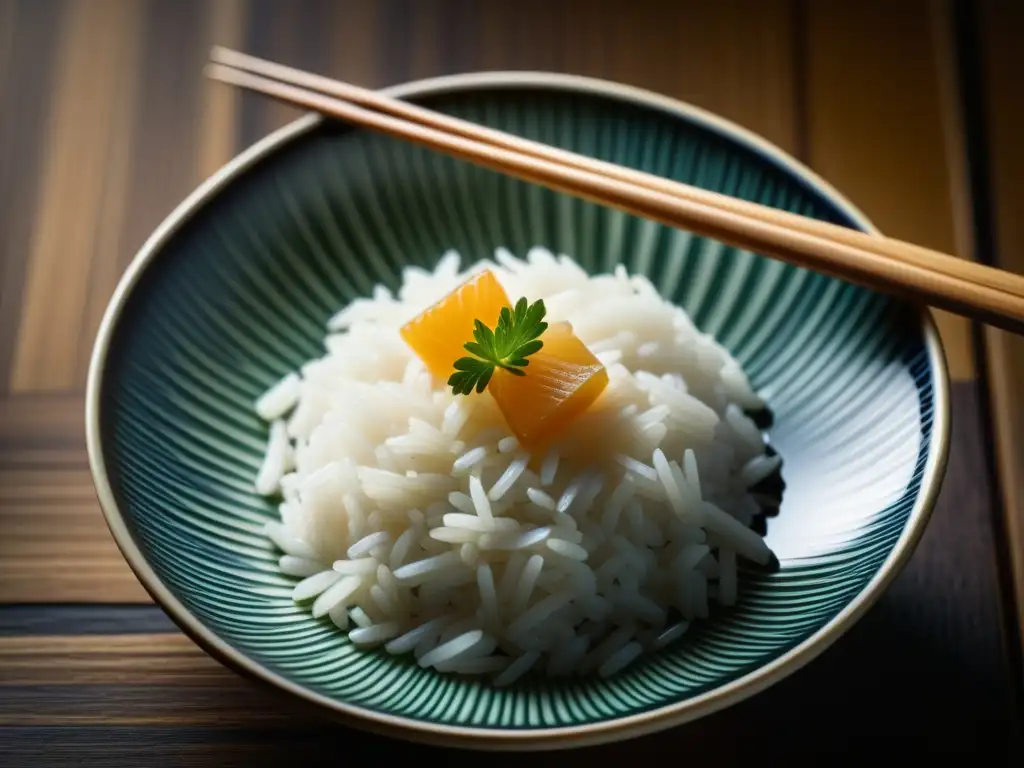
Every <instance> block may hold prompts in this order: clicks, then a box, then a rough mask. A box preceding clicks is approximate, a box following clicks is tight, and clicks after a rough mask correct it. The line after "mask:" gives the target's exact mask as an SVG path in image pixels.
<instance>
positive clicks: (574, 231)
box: [87, 73, 949, 749]
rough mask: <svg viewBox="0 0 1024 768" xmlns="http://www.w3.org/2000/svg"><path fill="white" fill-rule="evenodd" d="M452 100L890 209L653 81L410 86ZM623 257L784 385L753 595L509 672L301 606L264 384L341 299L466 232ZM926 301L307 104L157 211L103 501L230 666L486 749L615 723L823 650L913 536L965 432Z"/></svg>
mask: <svg viewBox="0 0 1024 768" xmlns="http://www.w3.org/2000/svg"><path fill="white" fill-rule="evenodd" d="M391 93H393V94H396V95H399V96H402V97H406V98H409V99H412V100H414V101H416V102H418V103H422V104H424V105H427V106H429V107H431V108H433V109H437V110H441V111H443V112H448V113H451V114H454V115H458V116H460V117H463V118H467V119H470V120H474V121H478V122H481V123H484V124H486V125H490V126H494V127H497V128H501V129H504V130H507V131H511V132H514V133H518V134H522V135H524V136H527V137H530V138H534V139H538V140H541V141H544V142H547V143H550V144H554V145H557V146H561V147H565V148H568V149H571V150H575V151H577V152H581V153H585V154H588V155H592V156H594V157H599V158H603V159H605V160H609V161H613V162H617V163H621V164H625V165H628V166H633V167H636V168H640V169H643V170H646V171H650V172H653V173H656V174H660V175H663V176H668V177H671V178H674V179H679V180H682V181H686V182H690V183H692V184H696V185H699V186H701V187H705V188H707V189H711V190H717V191H721V192H726V193H730V194H733V195H737V196H739V197H742V198H746V199H749V200H755V201H760V202H763V203H766V204H769V205H772V206H776V207H779V208H783V209H786V210H790V211H797V212H801V213H804V214H809V215H812V216H816V217H818V218H821V219H826V220H829V221H832V222H837V223H840V224H843V225H847V226H850V227H855V228H859V229H863V230H870V229H871V225H870V224H869V223H868V222H867V220H866V219H865V218H864V217H863V216H862V215H861V214H860V213H858V212H857V211H856V210H855V209H854V208H853V206H852V205H850V203H849V202H847V201H846V200H845V199H844V198H843V197H842V196H841V195H840V194H839V193H838V192H836V191H835V190H834V189H832V188H831V187H830V186H829V185H828V184H826V183H825V182H824V181H822V180H821V179H819V178H818V177H816V176H815V175H814V174H812V173H811V172H810V171H808V170H807V169H806V168H804V167H802V166H801V165H799V164H798V163H797V162H796V161H794V160H793V159H792V158H790V157H789V156H787V155H786V154H784V153H783V152H781V151H780V150H779V149H777V148H775V147H772V146H770V145H769V144H768V143H766V142H765V141H764V140H762V139H760V138H758V137H756V136H754V135H752V134H751V133H749V132H747V131H745V130H743V129H741V128H738V127H737V126H735V125H732V124H730V123H728V122H726V121H724V120H722V119H720V118H717V117H715V116H713V115H710V114H708V113H706V112H703V111H701V110H698V109H695V108H693V107H690V106H686V105H684V104H681V103H679V102H676V101H672V100H669V99H666V98H663V97H661V96H657V95H654V94H650V93H646V92H642V91H638V90H635V89H631V88H626V87H623V86H618V85H613V84H609V83H603V82H597V81H593V80H588V79H582V78H573V77H565V76H554V75H544V74H524V73H490V74H481V75H467V76H456V77H448V78H441V79H436V80H430V81H426V82H419V83H414V84H411V85H405V86H401V87H398V88H393V89H391ZM500 245H503V246H506V247H508V248H510V249H511V250H512V251H513V252H514V253H516V254H518V255H520V256H521V255H523V254H525V252H526V251H527V250H528V249H529V248H530V247H531V246H534V245H543V246H547V247H548V248H550V249H551V250H553V251H556V252H563V253H567V254H571V255H573V256H574V257H575V258H576V259H577V260H578V261H579V263H580V264H581V265H582V266H583V267H584V268H585V269H587V270H589V271H592V272H607V271H611V270H612V269H613V268H614V267H615V265H617V264H620V263H622V264H625V265H626V266H627V267H628V269H629V270H630V271H631V272H636V273H641V274H645V275H647V276H648V277H650V279H651V280H652V281H653V283H654V284H655V285H656V286H657V287H658V288H659V290H660V291H661V292H662V293H663V294H664V295H665V296H666V297H668V298H669V299H671V300H672V301H674V302H677V303H678V304H680V305H682V306H683V307H685V308H686V310H687V311H689V312H690V314H691V315H692V317H693V318H694V320H695V322H696V324H697V325H698V326H699V327H700V328H701V329H702V330H704V331H707V332H709V333H712V334H714V335H715V337H717V339H718V340H719V341H720V342H721V343H723V344H724V345H725V346H726V347H727V348H728V349H729V350H730V351H731V352H732V353H733V355H735V356H736V357H737V358H738V359H739V360H740V362H741V363H742V364H743V365H744V367H745V368H746V370H747V372H748V373H749V375H750V378H751V380H752V382H753V384H754V385H755V387H757V388H758V389H759V390H760V391H761V392H762V393H763V394H764V396H765V397H766V398H767V401H768V403H769V406H770V408H771V409H772V411H773V412H774V425H773V426H772V427H771V430H770V432H771V441H772V444H773V445H774V446H775V447H776V448H777V450H778V451H779V453H780V454H781V455H782V456H783V459H784V462H785V464H784V469H783V478H784V480H785V485H786V488H785V495H784V499H783V503H782V507H781V511H780V513H779V514H778V515H777V516H776V517H773V518H771V519H770V520H769V522H768V534H767V535H768V543H769V544H770V546H771V547H772V549H773V550H774V551H775V553H776V554H777V555H778V557H779V560H780V563H781V569H780V570H779V571H778V572H777V573H774V574H771V575H765V574H755V573H745V574H744V575H743V580H742V584H741V597H740V600H739V603H738V605H737V606H736V607H735V608H734V609H731V610H729V611H727V612H723V613H721V614H720V615H717V616H715V617H713V619H712V620H710V621H707V622H703V623H702V625H701V626H695V627H694V629H693V630H692V631H691V632H690V633H689V634H687V635H686V636H684V637H683V638H682V639H681V640H680V641H679V642H677V643H676V644H674V645H672V646H670V647H669V648H668V649H666V650H664V651H662V652H659V653H657V654H655V655H653V656H651V657H650V658H648V659H646V660H645V661H643V662H639V663H636V664H635V665H633V666H631V667H629V668H627V670H625V671H624V672H622V673H620V674H619V675H616V676H614V677H612V678H611V679H607V680H605V679H589V678H588V679H583V680H571V679H570V680H565V679H558V680H545V679H543V678H541V677H530V678H526V679H524V680H522V681H521V682H520V683H519V684H517V685H515V686H513V687H511V688H508V689H493V688H491V687H489V686H488V684H487V683H486V682H485V681H482V680H475V679H455V678H453V677H451V676H447V675H443V674H440V673H437V672H433V671H428V670H423V669H420V668H419V667H418V666H417V665H416V664H415V663H410V662H409V661H408V660H406V659H401V658H394V657H389V656H388V655H386V654H385V653H384V652H373V651H361V650H358V649H356V648H354V647H353V646H351V645H350V644H349V643H348V641H347V639H346V638H345V636H344V635H343V634H342V633H341V632H339V631H338V630H336V629H335V628H334V627H333V626H332V625H331V624H330V622H329V621H327V620H326V619H325V620H314V619H313V618H312V617H311V615H310V613H309V611H308V610H307V609H306V608H303V607H298V606H296V605H294V604H293V603H292V601H291V599H290V591H291V588H292V586H293V583H294V580H293V579H291V578H288V577H285V576H282V575H280V574H279V573H278V570H277V558H278V553H277V552H276V551H275V549H274V548H273V547H272V545H271V544H270V543H269V542H268V541H267V540H266V539H265V537H264V536H263V535H262V533H261V529H262V526H263V524H264V522H265V521H266V520H268V519H269V518H270V517H271V516H272V515H274V513H275V510H274V508H273V506H272V505H271V504H268V502H266V501H265V500H263V499H262V498H260V497H258V496H257V495H256V494H255V493H254V492H253V490H252V488H253V479H254V475H255V472H256V470H257V467H258V466H259V463H260V460H261V454H262V450H263V447H264V443H265V439H266V427H265V425H264V424H263V423H261V422H260V420H259V419H258V418H257V417H256V415H255V414H254V412H253V401H254V400H255V398H256V397H257V396H259V395H260V394H261V393H262V392H263V391H264V390H265V389H266V388H267V387H268V386H269V385H270V384H271V383H273V382H274V381H276V380H277V379H278V378H279V377H281V376H282V375H283V374H284V373H286V372H288V371H290V370H293V369H295V368H297V367H298V366H300V365H301V364H302V363H303V362H304V361H306V360H308V359H309V358H311V357H315V356H319V355H320V354H322V340H323V335H324V328H325V322H326V320H327V319H328V318H329V317H330V316H331V315H332V314H333V313H334V312H335V311H337V310H338V309H339V308H340V307H341V306H343V305H344V304H346V303H347V302H349V301H350V300H352V299H354V298H356V297H357V296H359V295H363V294H365V293H366V292H367V291H368V290H369V288H370V285H371V284H372V283H382V284H384V285H387V286H389V287H392V288H394V287H395V286H396V284H397V281H398V279H399V274H400V270H401V268H402V267H403V266H405V265H407V264H419V265H426V266H430V265H433V264H434V263H435V262H436V261H437V259H438V258H439V257H440V256H441V254H442V253H443V252H444V251H445V250H447V249H449V248H455V249H457V250H459V251H460V252H461V254H462V255H463V258H464V259H465V260H466V262H464V263H468V262H469V261H475V260H476V259H479V258H485V257H491V256H492V254H493V252H494V249H495V247H497V246H500ZM948 408H949V402H948V392H947V373H946V366H945V361H944V357H943V353H942V348H941V344H940V341H939V338H938V335H937V333H936V330H935V327H934V325H933V324H932V321H931V319H930V316H929V315H928V314H927V313H922V312H921V311H920V310H919V309H917V308H915V307H912V306H909V305H906V304H903V303H901V302H898V301H895V300H893V299H890V298H888V297H886V296H882V295H880V294H877V293H873V292H870V291H867V290H862V289H860V288H857V287H855V286H852V285H849V284H846V283H843V282H841V281H838V280H834V279H830V278H826V277H823V276H820V275H817V274H813V273H810V272H807V271H804V270H801V269H797V268H794V267H791V266H788V265H786V264H783V263H780V262H777V261H773V260H769V259H766V258H763V257H761V256H758V255H755V254H752V253H746V252H742V251H737V250H735V249H732V248H728V247H725V246H723V245H721V244H719V243H717V242H714V241H711V240H707V239H704V238H701V237H695V236H693V235H692V234H689V233H687V232H683V231H677V230H673V229H670V228H667V227H664V226H661V225H658V224H654V223H651V222H648V221H644V220H641V219H638V218H635V217H632V216H629V215H626V214H623V213H620V212H617V211H613V210H609V209H606V208H602V207H600V206H597V205H593V204H590V203H587V202H583V201H581V200H578V199H574V198H571V197H568V196H564V195H560V194H556V193H554V192H551V191H548V190H545V189H542V188H539V187H535V186H531V185H529V184H526V183H523V182H520V181H517V180H514V179H511V178H507V177H503V176H500V175H497V174H495V173H492V172H489V171H485V170H482V169H479V168H476V167H474V166H470V165H467V164H464V163H460V162H457V161H455V160H452V159H450V158H448V157H445V156H442V155H439V154H433V153H430V152H428V151H426V150H423V149H420V148H417V147H414V146H411V145H408V144H404V143H401V142H399V141H397V140H393V139H388V138H384V137H381V136H379V135H375V134H371V133H368V132H366V131H363V130H358V129H353V128H351V127H349V126H345V125H338V124H334V123H330V122H326V121H323V120H321V119H319V118H318V117H316V116H307V117H305V118H302V119H300V120H298V121H297V122H295V123H293V124H291V125H290V126H288V127H286V128H284V129H282V130H280V131H278V132H277V133H275V134H273V135H272V136H270V137H268V138H267V139H265V140H263V141H261V142H260V143H258V144H257V145H255V146H253V147H252V148H251V149H249V150H248V151H246V152H245V153H243V154H242V155H240V156H239V157H238V158H236V159H235V160H234V161H232V162H231V163H230V164H229V165H228V166H226V167H225V168H224V169H223V170H221V171H220V172H219V173H217V174H216V175H215V176H214V177H213V178H211V179H210V180H208V181H207V182H206V183H205V184H203V185H202V186H201V187H200V188H199V189H198V190H197V191H196V192H195V193H194V194H193V195H192V196H191V197H189V198H188V199H187V200H186V201H185V202H184V203H182V205H181V206H180V207H179V208H178V209H177V210H175V211H174V212H173V213H172V214H171V215H170V217H169V218H168V219H167V220H166V221H165V222H164V223H163V224H162V225H161V226H160V228H159V229H158V230H157V231H156V232H155V233H154V234H153V236H152V237H151V238H150V239H149V241H148V242H147V243H146V244H145V245H144V247H143V248H142V250H141V251H140V253H139V254H138V256H137V257H136V258H135V260H134V262H133V263H132V265H131V267H130V268H129V270H128V272H127V274H126V275H125V277H124V279H123V280H122V282H121V284H120V286H119V288H118V290H117V292H116V295H115V296H114V298H113V300H112V302H111V305H110V308H109V310H108V312H107V314H106V317H105V319H104V321H103V324H102V327H101V330H100V332H99V336H98V339H97V341H96V346H95V351H94V355H93V358H92V366H91V370H90V375H89V390H88V408H87V427H88V445H89V452H90V458H91V462H92V470H93V474H94V476H95V481H96V486H97V489H98V493H99V497H100V500H101V502H102V507H103V511H104V514H105V515H106V518H107V521H108V523H109V526H110V528H111V530H112V532H113V534H114V536H115V538H116V540H117V543H118V545H119V546H120V547H121V550H122V552H123V553H124V555H125V557H126V559H127V560H128V562H129V564H130V565H131V567H132V568H133V569H134V570H135V573H136V574H137V575H138V577H139V579H140V580H141V581H142V583H143V584H144V585H145V587H146V588H147V589H148V590H149V592H150V593H151V594H152V595H153V597H154V598H155V599H156V601H157V602H158V603H159V604H160V605H161V606H163V608H164V609H165V610H166V611H167V612H168V613H169V614H170V615H171V617H172V618H173V619H175V621H176V622H177V623H178V624H179V625H180V626H181V627H182V628H183V629H184V630H185V631H186V632H187V633H188V634H189V635H190V636H191V637H193V638H194V639H195V640H196V642H197V643H199V644H200V645H201V646H202V647H203V648H204V649H206V650H207V651H208V652H209V653H211V654H212V655H214V656H216V657H217V658H219V659H221V660H222V661H223V662H225V663H226V664H228V665H230V666H232V667H234V668H236V669H238V670H241V671H243V672H246V673H248V674H250V675H252V676H254V677H256V678H259V679H262V680H263V681H265V682H267V683H270V684H271V685H274V686H276V687H278V688H280V689H282V690H283V691H286V692H287V693H288V694H291V695H293V696H296V697H300V698H302V699H305V700H307V701H309V702H313V703H315V704H317V705H319V706H320V707H321V708H322V709H323V710H324V711H325V712H328V713H331V714H333V715H335V716H338V717H340V718H341V719H343V720H344V721H346V722H348V723H349V724H352V725H355V726H359V727H363V728H367V729H371V730H375V731H379V732H384V733H388V734H391V735H394V736H399V737H406V738H410V739H418V740H422V741H429V742H433V743H442V744H449V745H458V746H467V747H475V748H495V749H515V748H521V749H526V748H555V747H569V746H578V745H584V744H593V743H598V742H604V741H610V740H615V739H622V738H626V737H630V736H636V735H639V734H642V733H647V732H652V731H656V730H659V729H663V728H666V727H669V726H673V725H678V724H680V723H683V722H686V721H689V720H692V719H694V718H697V717H700V716H703V715H705V714H708V713H710V712H713V711H715V710H718V709H720V708H722V707H725V706H727V705H729V704H732V703H734V702H737V701H739V700H740V699H743V698H745V697H747V696H750V695H752V694H754V693H756V692H758V691H760V690H762V689H764V688H766V687H768V686H769V685H771V684H772V683H774V682H777V681H778V680H780V679H781V678H783V677H785V676H786V675H788V674H790V673H792V672H793V671H795V670H796V669H798V668H799V667H801V666H803V665H804V664H806V663H807V662H808V661H810V660H811V659H813V658H814V657H815V656H816V655H817V654H819V653H820V652H821V651H822V650H824V649H825V648H826V647H827V646H828V645H830V644H831V643H832V642H834V641H835V640H836V639H837V638H838V637H839V636H840V635H841V634H842V633H843V632H844V631H845V630H847V629H848V628H849V627H850V625H851V624H853V622H855V621H856V620H857V619H858V618H859V617H860V616H861V615H862V614H863V613H864V611H865V610H866V609H867V608H868V606H869V605H870V604H871V603H872V602H873V601H874V600H875V599H876V598H877V597H878V596H879V594H880V593H881V591H882V590H883V589H885V587H886V585H887V584H888V583H889V582H890V581H891V580H892V578H893V577H894V576H895V575H896V574H897V572H898V571H899V570H900V569H901V567H902V566H903V565H904V564H905V563H906V561H907V558H908V557H909V555H910V553H911V551H912V549H913V547H914V545H915V544H916V542H917V540H918V539H919V537H920V535H921V533H922V530H923V528H924V526H925V524H926V522H927V519H928V516H929V513H930V510H931V508H932V505H933V502H934V501H935V497H936V494H937V491H938V488H939V484H940V480H941V476H942V473H943V470H944V466H945V459H946V452H947V447H948V430H949V416H948Z"/></svg>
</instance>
